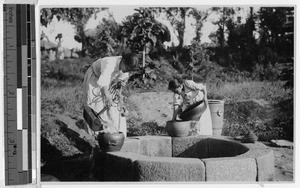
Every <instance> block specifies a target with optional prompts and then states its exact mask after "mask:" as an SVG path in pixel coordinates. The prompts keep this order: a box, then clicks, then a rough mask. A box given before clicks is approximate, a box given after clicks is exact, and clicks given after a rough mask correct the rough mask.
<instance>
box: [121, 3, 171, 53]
mask: <svg viewBox="0 0 300 188" xmlns="http://www.w3.org/2000/svg"><path fill="white" fill-rule="evenodd" d="M135 11H137V12H136V13H134V14H133V15H132V16H128V17H126V20H125V21H124V22H123V27H122V32H121V35H122V37H123V38H124V37H125V38H126V43H127V45H129V46H130V48H131V49H132V50H133V51H144V52H145V51H146V50H147V49H146V47H149V46H156V45H158V44H161V43H163V42H165V41H170V32H169V30H168V28H167V27H166V26H165V25H163V24H162V23H159V22H158V21H156V20H155V19H154V17H153V15H152V13H151V11H150V10H149V9H148V8H140V9H135Z"/></svg>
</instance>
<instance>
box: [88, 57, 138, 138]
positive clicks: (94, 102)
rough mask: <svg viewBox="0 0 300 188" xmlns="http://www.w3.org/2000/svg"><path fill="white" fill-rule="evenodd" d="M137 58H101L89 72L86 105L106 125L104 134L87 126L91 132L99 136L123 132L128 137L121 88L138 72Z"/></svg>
mask: <svg viewBox="0 0 300 188" xmlns="http://www.w3.org/2000/svg"><path fill="white" fill-rule="evenodd" d="M138 61H139V59H138V56H137V55H134V54H124V55H123V56H113V57H105V58H100V59H98V60H97V61H95V62H94V63H93V64H92V65H91V67H90V68H89V69H88V70H87V71H86V73H85V77H84V82H83V88H84V95H83V97H84V98H83V100H84V103H85V104H84V105H87V106H88V107H90V108H91V109H92V110H94V112H95V113H99V112H101V113H100V114H99V116H98V117H99V119H100V121H101V122H102V123H103V125H104V126H103V130H99V131H93V130H92V129H90V127H89V126H88V132H89V133H90V134H92V135H95V136H96V135H97V133H98V132H111V133H113V132H123V133H124V135H125V136H126V135H127V127H126V118H125V117H123V114H124V113H125V111H124V110H125V108H124V106H123V100H122V94H121V92H122V87H124V86H125V84H126V83H127V81H128V78H129V72H131V71H134V70H137V68H138V63H139V62H138Z"/></svg>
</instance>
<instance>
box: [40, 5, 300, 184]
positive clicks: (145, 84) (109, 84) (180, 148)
mask: <svg viewBox="0 0 300 188" xmlns="http://www.w3.org/2000/svg"><path fill="white" fill-rule="evenodd" d="M295 15H296V11H295V6H292V5H282V6H275V5H274V6H272V5H268V6H266V5H209V6H208V5H205V6H204V5H189V4H187V5H186V6H183V5H180V6H177V5H174V6H172V5H168V6H161V5H159V6H156V5H151V6H149V5H145V6H141V5H121V4H120V5H101V6H95V5H93V6H91V5H90V6H80V7H79V6H42V7H40V8H39V15H38V16H39V18H40V20H39V23H38V22H37V23H36V27H39V29H38V30H39V33H36V35H38V36H40V41H38V42H39V49H38V51H39V53H40V54H39V56H37V57H40V59H39V63H40V65H39V66H40V82H41V83H40V105H41V117H40V123H41V125H40V135H39V136H40V144H41V146H40V149H41V150H40V164H41V166H40V172H41V174H40V176H41V182H96V183H100V184H101V183H104V182H106V183H107V182H108V183H112V184H113V183H120V182H121V183H122V182H127V183H128V182H130V183H138V182H148V183H149V182H151V183H162V182H172V183H176V182H183V183H197V184H202V183H203V184H204V183H242V184H243V183H245V184H246V183H250V184H262V183H294V181H295V179H294V175H295V170H294V168H295V166H294V164H295V161H294V160H295V158H294V145H295V144H294V139H295V134H294V128H295V124H294V85H295V84H294V67H295V58H294V56H295V44H294V41H295V40H294V39H295V22H294V17H295Z"/></svg>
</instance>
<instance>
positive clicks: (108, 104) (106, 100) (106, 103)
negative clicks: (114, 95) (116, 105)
mask: <svg viewBox="0 0 300 188" xmlns="http://www.w3.org/2000/svg"><path fill="white" fill-rule="evenodd" d="M104 104H105V106H107V107H111V106H112V104H113V101H112V99H111V97H110V96H108V97H105V100H104Z"/></svg>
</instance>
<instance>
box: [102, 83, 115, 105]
mask: <svg viewBox="0 0 300 188" xmlns="http://www.w3.org/2000/svg"><path fill="white" fill-rule="evenodd" d="M102 94H103V95H104V101H103V102H104V104H105V106H107V107H111V106H112V104H113V101H112V98H111V96H110V93H109V91H108V86H104V87H102Z"/></svg>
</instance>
